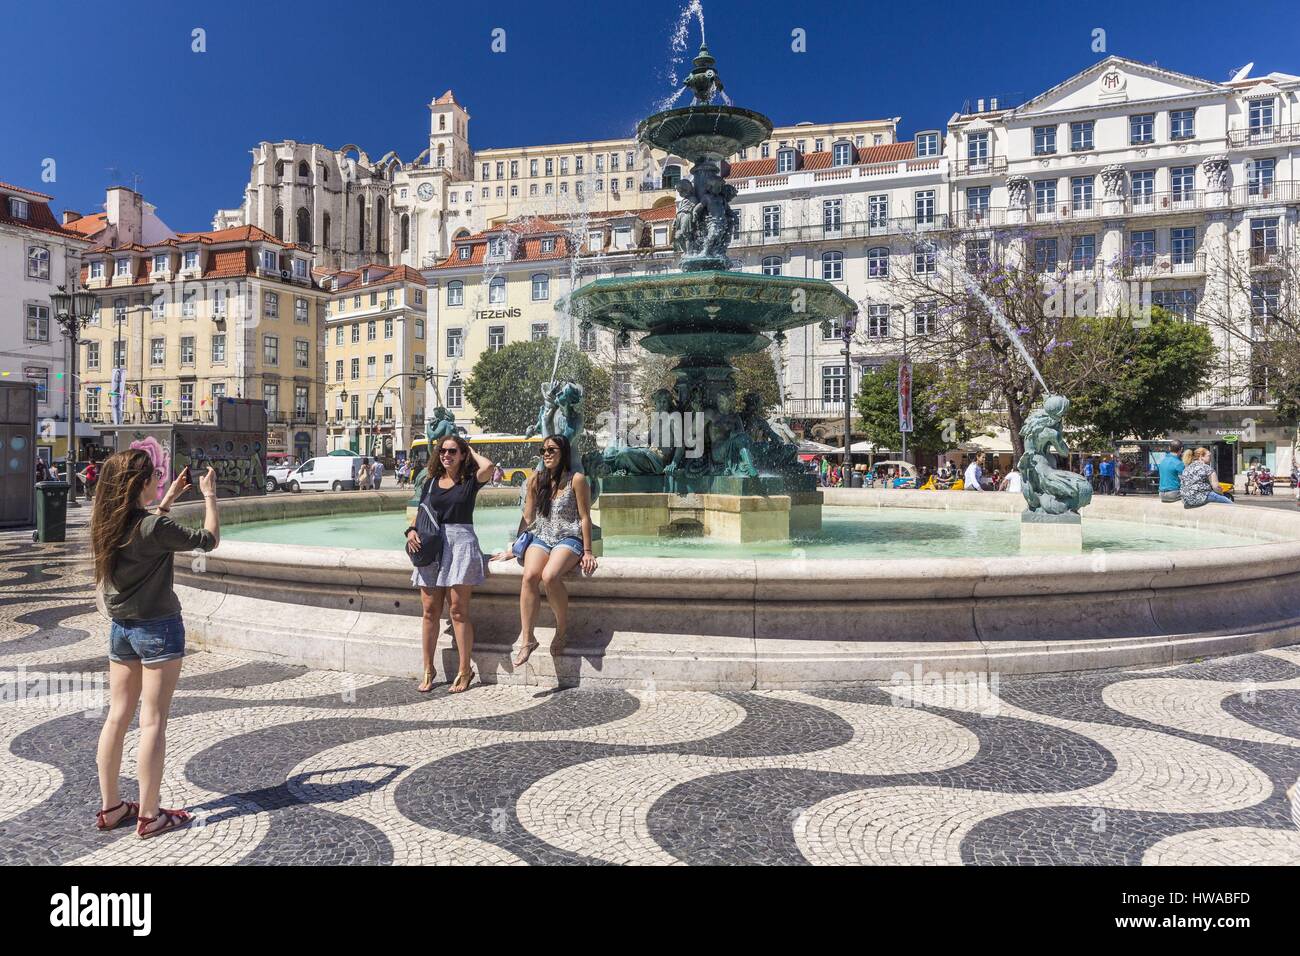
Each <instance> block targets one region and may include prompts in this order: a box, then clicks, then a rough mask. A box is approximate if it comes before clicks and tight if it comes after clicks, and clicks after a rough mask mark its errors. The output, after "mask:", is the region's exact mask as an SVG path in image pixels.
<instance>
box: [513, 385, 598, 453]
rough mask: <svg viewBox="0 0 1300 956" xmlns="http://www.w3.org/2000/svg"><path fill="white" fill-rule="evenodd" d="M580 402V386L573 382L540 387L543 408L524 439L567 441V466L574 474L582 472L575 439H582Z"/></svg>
mask: <svg viewBox="0 0 1300 956" xmlns="http://www.w3.org/2000/svg"><path fill="white" fill-rule="evenodd" d="M581 401H582V386H581V385H579V384H578V383H576V382H550V383H548V384H545V385H543V386H542V407H541V410H540V411H539V412H538V413H537V422H536V423H535V424H534V425H532V426H531V427H529V429H528V431H527V432H525V433H524V437H525V438H532V437H533V436H534V435H541V436H542V437H543V438H547V437H549V436H551V435H563V436H564V437H565V438H567V439H568V440H569V448H570V450H571V456H570V457H571V460H570V462H569V465H570V467H571V468H572V469H573V471H574V472H581V471H583V470H584V468H585V465H584V464H583V461H582V455H581V453H580V452H579V451H578V439H579V438H580V437H581V435H582V410H581V409H580V408H579V407H578V403H579V402H581ZM538 467H539V468H540V467H541V466H540V465H539V466H538Z"/></svg>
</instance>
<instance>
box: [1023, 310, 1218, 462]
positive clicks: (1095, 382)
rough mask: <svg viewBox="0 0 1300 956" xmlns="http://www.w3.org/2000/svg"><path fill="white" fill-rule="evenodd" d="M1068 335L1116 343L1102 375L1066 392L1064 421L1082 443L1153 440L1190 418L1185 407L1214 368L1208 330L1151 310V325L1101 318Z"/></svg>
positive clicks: (1109, 344)
mask: <svg viewBox="0 0 1300 956" xmlns="http://www.w3.org/2000/svg"><path fill="white" fill-rule="evenodd" d="M1074 335H1075V337H1076V343H1075V344H1076V345H1079V346H1082V347H1084V348H1085V349H1086V348H1089V347H1090V344H1091V343H1090V342H1089V339H1096V340H1097V341H1099V342H1100V341H1105V342H1106V343H1107V345H1106V348H1107V349H1117V359H1116V360H1115V362H1114V363H1113V364H1112V365H1111V367H1110V368H1109V369H1108V370H1107V374H1106V375H1104V376H1098V377H1096V378H1093V379H1091V380H1090V381H1087V382H1084V383H1082V384H1081V385H1076V387H1075V390H1074V392H1073V393H1072V394H1069V395H1067V396H1066V397H1067V398H1069V399H1070V413H1069V417H1068V418H1067V424H1068V425H1069V426H1070V427H1071V428H1072V429H1074V430H1076V432H1077V433H1078V435H1079V438H1080V440H1081V444H1082V445H1083V446H1085V447H1093V448H1103V447H1110V446H1112V445H1114V443H1115V442H1117V441H1119V440H1120V439H1122V438H1127V437H1129V436H1132V437H1134V438H1143V439H1151V438H1159V437H1162V436H1164V435H1167V434H1168V433H1169V432H1170V431H1174V430H1177V429H1182V428H1186V427H1187V426H1188V425H1189V424H1190V420H1191V418H1190V416H1189V415H1188V413H1187V411H1186V410H1185V408H1184V406H1185V404H1186V403H1187V402H1188V401H1189V400H1190V399H1191V398H1192V396H1193V395H1195V394H1196V393H1197V392H1199V391H1201V390H1202V389H1204V388H1206V387H1207V386H1208V385H1209V383H1210V379H1211V375H1212V373H1213V371H1214V369H1215V363H1216V349H1215V347H1214V340H1213V338H1212V337H1211V335H1210V330H1209V329H1208V328H1206V327H1205V326H1204V325H1200V324H1197V323H1193V322H1184V321H1182V320H1180V319H1178V318H1177V317H1176V316H1171V315H1169V314H1168V313H1166V312H1164V311H1163V310H1162V309H1159V308H1153V309H1152V310H1151V321H1150V324H1145V323H1143V322H1137V323H1134V322H1133V321H1131V320H1130V319H1128V318H1122V317H1119V318H1100V319H1095V320H1093V321H1092V322H1090V323H1087V324H1084V325H1082V326H1081V327H1079V328H1077V329H1076V330H1075V331H1074ZM1049 380H1050V372H1049Z"/></svg>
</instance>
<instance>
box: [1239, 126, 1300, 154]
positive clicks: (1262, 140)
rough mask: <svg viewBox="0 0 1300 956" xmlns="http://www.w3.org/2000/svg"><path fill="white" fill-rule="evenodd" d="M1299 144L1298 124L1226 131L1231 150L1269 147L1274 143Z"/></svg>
mask: <svg viewBox="0 0 1300 956" xmlns="http://www.w3.org/2000/svg"><path fill="white" fill-rule="evenodd" d="M1298 142H1300V123H1288V124H1286V125H1284V126H1279V125H1276V124H1275V125H1273V126H1260V127H1256V128H1253V129H1252V128H1251V127H1237V128H1236V129H1230V130H1228V145H1229V146H1230V147H1232V148H1233V149H1240V148H1241V147H1243V146H1271V145H1273V144H1274V143H1298Z"/></svg>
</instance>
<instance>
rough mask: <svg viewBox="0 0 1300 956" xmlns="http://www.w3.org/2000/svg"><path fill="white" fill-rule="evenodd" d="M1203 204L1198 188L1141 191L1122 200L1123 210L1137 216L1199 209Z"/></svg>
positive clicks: (1203, 200)
mask: <svg viewBox="0 0 1300 956" xmlns="http://www.w3.org/2000/svg"><path fill="white" fill-rule="evenodd" d="M1204 205H1205V194H1204V193H1202V192H1201V191H1200V190H1199V189H1184V190H1182V191H1181V192H1166V193H1142V194H1138V195H1133V196H1129V197H1128V199H1127V200H1125V202H1124V211H1125V212H1127V213H1132V214H1133V215H1137V216H1141V215H1159V214H1162V213H1170V212H1182V211H1184V210H1191V209H1201V208H1202V207H1204Z"/></svg>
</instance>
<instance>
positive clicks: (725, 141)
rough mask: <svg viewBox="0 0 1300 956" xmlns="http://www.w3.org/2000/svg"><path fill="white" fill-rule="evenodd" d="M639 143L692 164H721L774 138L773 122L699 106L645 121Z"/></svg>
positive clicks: (759, 116)
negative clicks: (706, 162)
mask: <svg viewBox="0 0 1300 956" xmlns="http://www.w3.org/2000/svg"><path fill="white" fill-rule="evenodd" d="M636 135H637V139H638V140H639V141H641V142H643V143H648V144H650V145H651V146H657V147H658V148H659V149H662V150H664V151H665V152H667V153H668V154H670V155H674V156H680V157H682V158H683V159H686V160H689V161H690V162H692V163H699V162H704V161H709V160H711V161H713V162H720V161H721V160H724V159H726V158H727V157H728V156H734V155H735V154H736V153H738V152H740V151H741V150H742V149H748V148H749V147H751V146H757V145H758V144H759V143H762V142H763V141H764V140H766V139H768V138H769V137H770V136H771V135H772V121H771V120H770V119H768V118H767V117H766V116H764V115H763V114H762V113H756V112H754V111H753V110H747V109H743V108H741V107H739V106H714V105H712V104H708V105H705V104H700V103H697V104H695V105H694V106H683V107H680V108H678V109H674V110H664V111H663V112H662V113H655V114H654V115H653V116H651V117H649V118H648V119H645V120H642V121H641V123H640V124H639V125H638V126H637V128H636Z"/></svg>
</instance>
